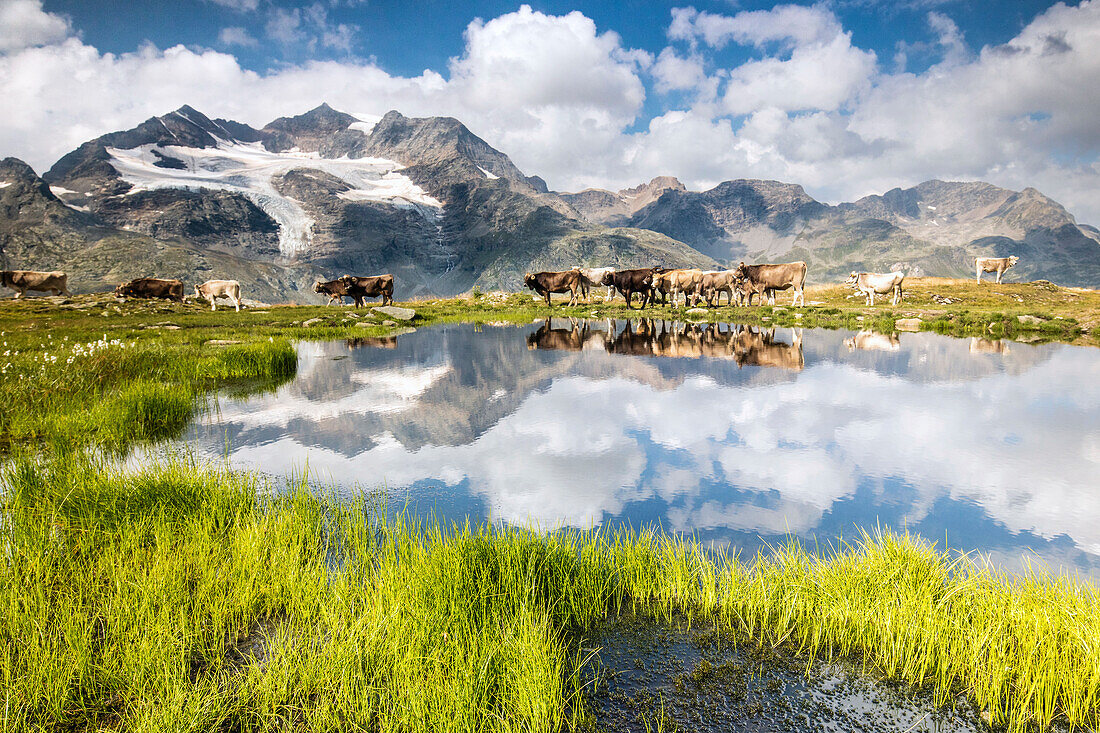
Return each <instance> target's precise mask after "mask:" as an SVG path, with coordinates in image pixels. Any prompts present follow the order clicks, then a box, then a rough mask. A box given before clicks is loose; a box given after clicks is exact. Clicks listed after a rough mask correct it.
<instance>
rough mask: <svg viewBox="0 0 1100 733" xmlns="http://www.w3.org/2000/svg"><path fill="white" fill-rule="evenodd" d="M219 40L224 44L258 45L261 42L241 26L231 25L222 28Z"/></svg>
mask: <svg viewBox="0 0 1100 733" xmlns="http://www.w3.org/2000/svg"><path fill="white" fill-rule="evenodd" d="M218 42H219V43H221V44H222V45H223V46H258V45H260V42H259V41H257V40H256V39H255V38H254V37H253V36H252V34H251V33H249V32H248V31H247V30H246V29H244V28H241V27H240V26H230V27H228V28H222V30H221V32H220V33H218Z"/></svg>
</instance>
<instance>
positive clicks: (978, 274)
mask: <svg viewBox="0 0 1100 733" xmlns="http://www.w3.org/2000/svg"><path fill="white" fill-rule="evenodd" d="M975 278H976V279H977V281H978V282H981V281H982V268H981V267H977V268H975Z"/></svg>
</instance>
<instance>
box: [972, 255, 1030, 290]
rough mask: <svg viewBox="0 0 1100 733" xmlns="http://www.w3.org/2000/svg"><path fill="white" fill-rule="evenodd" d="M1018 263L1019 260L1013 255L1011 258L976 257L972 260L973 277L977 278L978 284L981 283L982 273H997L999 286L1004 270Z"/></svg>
mask: <svg viewBox="0 0 1100 733" xmlns="http://www.w3.org/2000/svg"><path fill="white" fill-rule="evenodd" d="M1019 261H1020V258H1019V257H1017V256H1015V255H1013V256H1012V257H978V258H975V260H974V270H975V273H974V275H975V277H977V280H978V282H981V281H982V273H983V272H995V273H997V283H998V284H1000V282H1001V277H1002V276H1003V275H1004V274H1005V270H1007V269H1008V268H1010V267H1014V266H1015V265H1016V263H1017V262H1019Z"/></svg>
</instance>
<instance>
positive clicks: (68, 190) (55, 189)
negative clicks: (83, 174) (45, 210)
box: [50, 186, 79, 198]
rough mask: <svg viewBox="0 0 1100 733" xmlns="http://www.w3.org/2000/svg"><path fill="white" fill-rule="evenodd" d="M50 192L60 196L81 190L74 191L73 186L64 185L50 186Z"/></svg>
mask: <svg viewBox="0 0 1100 733" xmlns="http://www.w3.org/2000/svg"><path fill="white" fill-rule="evenodd" d="M50 193H52V194H53V195H54V196H57V197H59V198H60V197H61V196H64V195H65V194H67V193H79V191H74V190H72V189H71V188H65V187H64V186H50Z"/></svg>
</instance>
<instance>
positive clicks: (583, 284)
mask: <svg viewBox="0 0 1100 733" xmlns="http://www.w3.org/2000/svg"><path fill="white" fill-rule="evenodd" d="M1019 259H1020V258H1019V257H979V258H977V259H976V260H975V262H974V266H975V270H976V272H975V275H976V278H977V281H978V282H981V281H982V273H985V272H995V273H996V274H997V282H998V283H1000V282H1001V277H1002V276H1003V275H1004V273H1005V270H1007V269H1008V268H1010V267H1012V266H1014V265H1015V264H1016V263H1017V262H1018V261H1019ZM904 280H905V273H903V272H888V273H873V272H853V273H852V274H851V275H850V276H849V277H848V279H847V281H846V282H847V284H849V285H852V286H853V287H854V288H855V289H856V291H857V292H859V293H862V294H863V295H864V296H865V297H866V299H867V305H874V304H875V295H887V294H889V295H892V296H893V304H894V305H897V304H898V302H899V301H900V300H901V295H902V282H903V281H904ZM523 284H524V285H525V286H526V287H528V288H530V289H531V290H534V291H535V292H536V293H538V294H539V295H540V296H542V297H544V298H546V305H547V306H549V305H550V295H551V294H552V293H569V294H570V298H569V305H576V303H577V300H578V296H580V297H583V298H585V299H587V298H588V294H589V289H590V288H596V287H606V288H607V297H606V299H607V300H610V299H611V298H612V295H613V292H614V291H618V292H619V294H620V295H622V296H623V298H624V299H625V300H626V305H627V307H629V308H632V307H633V306H632V305H631V302H632V300H633V298H634V296H635V295H640V296H641V298H642V304H641V306H640V307H641V308H644V307H645V306H646V305H647V304H650V303H656V302H657V299H658V298H660V300H661V305H667V304H668V302H669V299H670V298H671V301H672V305H673V306H675V305H676V304H677V299H678V298H679V297H680V296H683V299H684V305H685V306H686V305H687V304H688V299H689V298H690V299H691V304H692V305H698V303H699V301H700V300H705V301H706V303H707V305H708V306H721V305H722V293H725V294H726V304H727V305H733V304H734V303H736V304H737V305H738V306H740V305H746V304H747V305H752V301H753V298H754V297H755V298H759V301H758V302H759V303H761V304H762V303H763V302H764V301H765V300H766V301H767V302H768V303H770V304H772V305H774V304H775V293H776V291H779V290H789V289H792V288H793V289H794V300H793V301H792V305H805V304H806V298H805V286H806V263H805V262H787V263H784V264H778V265H746V264H745V263H744V262H742V263H740V264H739V265H738V266H737V267H736V268H734V269H732V270H709V271H705V270H698V269H667V268H663V267H645V268H641V269H633V270H616V269H615V268H613V267H595V268H584V267H574V268H573V269H571V270H565V271H561V272H536V273H527V274H526V275H524V277H523ZM0 285H3V286H4V287H7V288H11V289H12V290H15V291H16V293H15V297H16V298H20V297H22V296H23V295H25V294H26V292H27V291H28V290H34V291H38V292H48V293H51V294H53V295H71V293H70V292H69V286H68V276H67V275H66V274H65V273H64V272H57V271H55V272H37V271H35V270H0ZM313 292H315V293H318V294H321V295H327V296H328V298H329V299H328V302H329V303H330V304H331V303H332V302H333V301H337V302H340V303H342V302H343V299H344V298H352V299H354V301H355V307H356V308H359V307H361V306H362V305H363V301H364V299H365V298H377V297H379V296H381V298H382V305H389V304H390V303H392V302H393V275H389V274H387V275H373V276H369V277H359V276H354V275H343V276H341V277H338V278H336V279H335V280H329V281H327V282H322V281H317V282H315V283H314V284H313ZM115 295H117V296H119V297H124V298H167V299H169V300H175V301H179V302H183V299H184V296H183V281H182V280H165V279H160V278H153V277H143V278H138V279H136V280H131V281H130V282H127V283H122V284H121V285H119V286H118V287H117V288H115ZM195 295H196V296H197V297H199V298H202V299H203V300H206V301H208V302H209V303H210V309H211V310H217V305H216V304H215V303H216V300H217V299H218V298H226V299H228V300H229V302H230V303H232V304H233V307H234V308H236V310H238V311H239V310H240V309H241V285H240V283H239V282H237V281H236V280H207V281H206V282H204V283H202V284H201V285H199V284H196V285H195Z"/></svg>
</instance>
